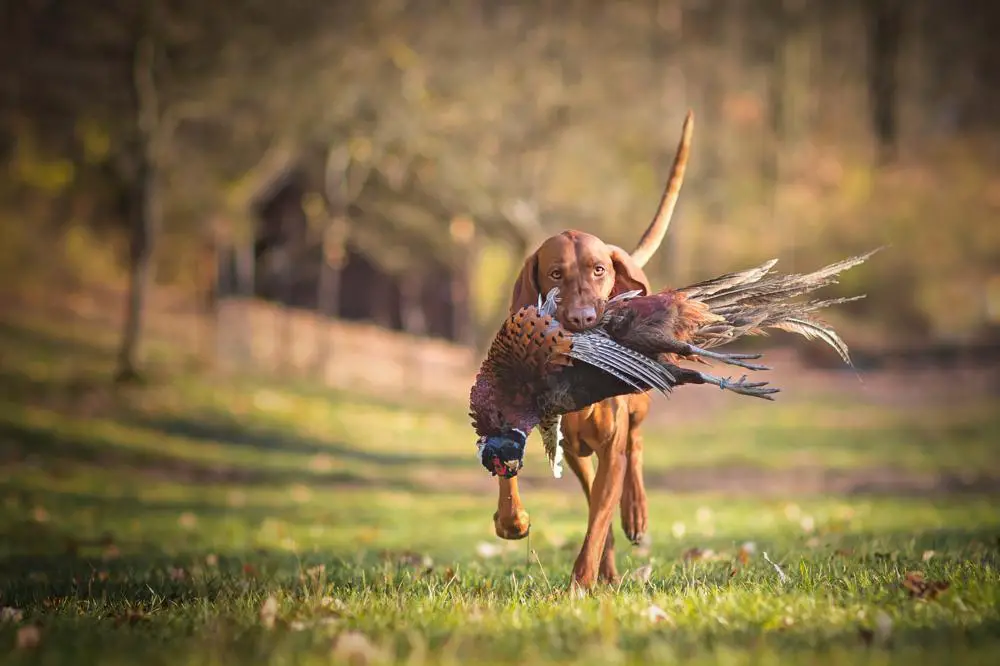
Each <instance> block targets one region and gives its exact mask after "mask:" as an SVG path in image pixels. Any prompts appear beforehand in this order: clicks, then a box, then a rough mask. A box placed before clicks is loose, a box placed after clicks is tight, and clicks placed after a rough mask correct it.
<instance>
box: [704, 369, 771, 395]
mask: <svg viewBox="0 0 1000 666" xmlns="http://www.w3.org/2000/svg"><path fill="white" fill-rule="evenodd" d="M702 376H703V377H704V378H705V381H707V382H709V383H710V384H716V385H717V386H718V387H719V388H720V389H721V390H723V391H732V392H733V393H739V394H740V395H748V396H751V397H754V398H761V399H763V400H774V398H772V397H771V394H772V393H779V392H780V391H781V389H779V388H764V387H765V386H767V384H768V382H747V376H746V375H743V376H742V377H740V378H739V380H738V381H735V382H734V381H733V380H732V378H730V377H724V378H718V377H712V376H711V375H706V374H703V375H702Z"/></svg>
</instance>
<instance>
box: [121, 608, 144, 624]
mask: <svg viewBox="0 0 1000 666" xmlns="http://www.w3.org/2000/svg"><path fill="white" fill-rule="evenodd" d="M147 619H148V617H147V615H146V612H145V611H143V610H142V609H140V608H129V609H128V610H127V611H125V612H124V613H119V614H118V615H115V617H114V620H115V626H116V627H120V626H121V625H123V624H128V625H135V624H138V623H139V622H143V621H145V620H147Z"/></svg>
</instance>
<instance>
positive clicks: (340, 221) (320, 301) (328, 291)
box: [316, 215, 348, 376]
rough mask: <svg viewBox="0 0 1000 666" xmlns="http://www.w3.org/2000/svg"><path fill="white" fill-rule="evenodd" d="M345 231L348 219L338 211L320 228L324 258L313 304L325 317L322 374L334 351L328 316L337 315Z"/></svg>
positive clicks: (318, 358) (321, 337)
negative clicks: (324, 227)
mask: <svg viewBox="0 0 1000 666" xmlns="http://www.w3.org/2000/svg"><path fill="white" fill-rule="evenodd" d="M347 231H348V226H347V220H346V219H345V218H344V217H342V216H339V215H338V216H335V217H333V218H332V219H331V220H330V222H329V223H328V224H327V227H326V229H324V230H323V261H322V263H321V264H320V267H319V281H318V284H317V285H316V308H317V310H319V313H320V314H321V315H322V316H323V318H324V319H323V325H321V326H320V328H319V340H318V345H317V350H316V352H317V354H316V361H317V363H318V364H319V368H320V374H321V376H326V367H327V365H328V364H329V362H330V358H331V357H332V355H333V334H332V332H331V326H329V321H328V320H333V319H336V318H337V317H339V316H340V282H341V279H340V278H341V275H342V273H343V270H344V265H345V264H346V262H347V251H346V240H347Z"/></svg>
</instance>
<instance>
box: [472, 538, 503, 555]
mask: <svg viewBox="0 0 1000 666" xmlns="http://www.w3.org/2000/svg"><path fill="white" fill-rule="evenodd" d="M501 552H502V549H501V548H500V546H498V545H496V544H495V543H490V542H488V541H480V542H479V543H477V544H476V555H479V557H482V558H484V559H489V558H491V557H496V556H497V555H499V554H500V553H501Z"/></svg>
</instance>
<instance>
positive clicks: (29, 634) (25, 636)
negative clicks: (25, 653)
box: [14, 625, 42, 650]
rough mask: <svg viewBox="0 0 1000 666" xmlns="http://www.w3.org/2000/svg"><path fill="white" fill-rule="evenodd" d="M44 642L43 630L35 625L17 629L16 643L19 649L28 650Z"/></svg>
mask: <svg viewBox="0 0 1000 666" xmlns="http://www.w3.org/2000/svg"><path fill="white" fill-rule="evenodd" d="M41 642H42V630H41V629H39V628H38V627H36V626H34V625H28V626H26V627H21V628H19V629H18V630H17V637H16V638H15V640H14V645H15V646H16V647H17V649H18V650H28V649H31V648H33V647H37V646H38V644H39V643H41Z"/></svg>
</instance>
